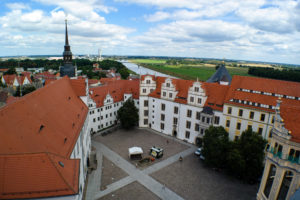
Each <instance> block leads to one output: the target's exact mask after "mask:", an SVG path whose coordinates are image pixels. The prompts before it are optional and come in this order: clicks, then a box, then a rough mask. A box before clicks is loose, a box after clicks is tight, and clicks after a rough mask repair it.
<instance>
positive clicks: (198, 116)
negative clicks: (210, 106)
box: [196, 112, 200, 120]
mask: <svg viewBox="0 0 300 200" xmlns="http://www.w3.org/2000/svg"><path fill="white" fill-rule="evenodd" d="M196 119H198V120H200V112H196Z"/></svg>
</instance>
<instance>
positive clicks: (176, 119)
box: [173, 117, 178, 125]
mask: <svg viewBox="0 0 300 200" xmlns="http://www.w3.org/2000/svg"><path fill="white" fill-rule="evenodd" d="M177 122H178V118H177V117H174V118H173V124H174V125H177Z"/></svg>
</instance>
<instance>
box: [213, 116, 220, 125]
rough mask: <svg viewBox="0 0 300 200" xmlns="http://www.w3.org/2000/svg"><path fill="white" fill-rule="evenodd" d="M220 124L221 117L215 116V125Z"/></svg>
mask: <svg viewBox="0 0 300 200" xmlns="http://www.w3.org/2000/svg"><path fill="white" fill-rule="evenodd" d="M219 123H220V117H218V116H215V122H214V124H219Z"/></svg>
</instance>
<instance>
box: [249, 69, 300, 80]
mask: <svg viewBox="0 0 300 200" xmlns="http://www.w3.org/2000/svg"><path fill="white" fill-rule="evenodd" d="M248 74H250V75H254V76H260V77H265V78H272V79H279V80H286V81H297V82H300V70H295V69H283V70H279V69H274V68H267V67H250V68H249V70H248Z"/></svg>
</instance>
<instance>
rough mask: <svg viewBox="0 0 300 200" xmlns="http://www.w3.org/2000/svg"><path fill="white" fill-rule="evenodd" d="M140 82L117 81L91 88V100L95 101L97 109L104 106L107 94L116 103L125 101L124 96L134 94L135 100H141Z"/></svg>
mask: <svg viewBox="0 0 300 200" xmlns="http://www.w3.org/2000/svg"><path fill="white" fill-rule="evenodd" d="M139 85H140V84H139V81H137V80H115V81H108V82H105V85H103V86H99V87H95V88H91V89H90V91H92V94H91V93H90V96H91V98H92V99H93V100H94V101H95V103H96V106H97V107H102V106H103V101H104V99H105V98H106V95H107V94H110V95H111V96H112V98H113V99H114V102H120V101H123V100H124V94H132V97H133V98H134V99H138V98H139Z"/></svg>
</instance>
